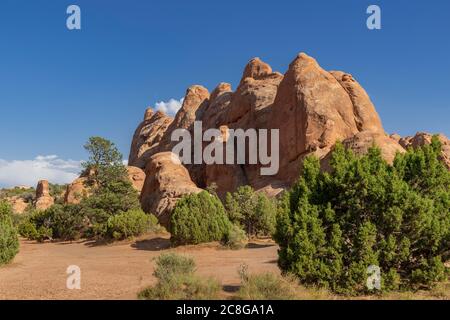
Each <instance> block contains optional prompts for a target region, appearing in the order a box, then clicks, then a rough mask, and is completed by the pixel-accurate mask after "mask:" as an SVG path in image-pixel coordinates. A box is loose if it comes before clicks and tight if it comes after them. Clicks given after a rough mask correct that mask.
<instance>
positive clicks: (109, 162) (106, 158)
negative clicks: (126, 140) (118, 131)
mask: <svg viewBox="0 0 450 320" xmlns="http://www.w3.org/2000/svg"><path fill="white" fill-rule="evenodd" d="M85 148H86V150H87V151H88V152H89V155H90V156H89V160H88V161H87V162H85V163H83V167H84V168H85V171H89V175H87V176H88V177H89V179H88V180H87V182H86V187H87V188H89V189H90V192H89V193H90V196H89V197H84V198H82V199H81V201H80V203H79V204H55V205H53V206H52V207H50V208H49V209H47V210H45V211H35V210H33V211H31V212H30V213H29V214H28V218H27V219H24V220H23V221H22V222H21V224H20V225H19V231H20V234H21V235H22V236H24V237H26V238H28V239H32V240H37V241H44V240H47V239H58V240H78V239H80V238H94V239H99V240H122V239H125V238H129V237H133V236H139V235H141V234H142V233H144V232H146V231H148V230H153V229H156V225H157V221H156V217H154V216H152V215H147V214H145V213H144V212H142V211H141V210H140V203H139V195H138V192H137V191H136V190H135V189H134V188H133V186H132V184H131V182H130V181H129V179H128V175H127V170H126V167H125V166H124V165H123V164H122V155H121V154H120V152H119V151H118V150H117V148H116V146H115V145H114V144H113V143H112V142H110V141H108V140H106V139H103V138H100V137H92V138H90V139H89V141H88V143H87V144H86V145H85ZM51 192H53V193H54V194H55V195H58V194H59V195H61V194H62V192H61V187H60V186H57V185H51ZM155 231H156V230H155Z"/></svg>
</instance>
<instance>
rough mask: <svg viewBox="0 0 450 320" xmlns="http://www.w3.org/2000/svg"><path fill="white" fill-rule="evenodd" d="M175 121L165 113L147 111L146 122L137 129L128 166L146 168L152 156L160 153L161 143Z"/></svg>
mask: <svg viewBox="0 0 450 320" xmlns="http://www.w3.org/2000/svg"><path fill="white" fill-rule="evenodd" d="M172 121H173V119H172V118H171V117H169V116H167V115H166V114H165V113H164V112H161V111H158V112H156V113H153V110H152V109H150V108H149V109H147V110H146V111H145V115H144V121H143V122H142V123H141V124H140V125H139V126H138V127H137V129H136V131H135V133H134V136H133V142H132V144H131V151H130V157H129V160H128V164H129V165H130V166H135V167H139V168H142V169H143V168H145V165H146V163H147V161H148V160H149V159H150V157H151V156H152V155H154V154H155V153H157V152H159V143H160V141H161V138H162V137H163V134H164V133H165V132H166V130H167V128H168V127H169V125H170V124H171V123H172Z"/></svg>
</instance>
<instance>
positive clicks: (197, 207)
mask: <svg viewBox="0 0 450 320" xmlns="http://www.w3.org/2000/svg"><path fill="white" fill-rule="evenodd" d="M230 227H231V223H230V221H229V220H228V218H227V215H226V213H225V209H224V207H223V205H222V203H221V202H220V200H219V198H218V197H217V196H215V195H212V194H210V193H208V192H206V191H203V192H200V193H199V194H191V195H187V196H185V197H183V198H182V199H180V200H179V201H178V202H177V204H176V206H175V208H174V210H173V212H172V215H171V220H170V232H171V234H172V238H171V240H172V242H173V243H175V244H199V243H203V242H211V241H220V240H223V239H224V238H225V236H226V235H227V234H228V232H229V229H230Z"/></svg>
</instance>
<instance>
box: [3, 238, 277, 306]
mask: <svg viewBox="0 0 450 320" xmlns="http://www.w3.org/2000/svg"><path fill="white" fill-rule="evenodd" d="M169 245H170V243H169V240H168V237H167V236H166V235H160V236H149V237H147V238H142V239H139V240H137V241H135V242H129V243H120V244H114V245H108V246H93V245H92V244H91V243H89V242H74V243H44V244H38V243H35V242H30V241H25V240H22V241H21V246H20V253H19V254H18V255H17V256H16V258H15V259H14V262H13V263H12V264H10V265H7V266H4V267H1V268H0V299H136V294H137V292H138V291H139V290H140V289H142V288H144V287H146V286H148V285H151V284H153V283H154V281H155V279H154V278H153V276H152V272H153V261H152V260H153V258H155V257H157V256H158V255H160V254H161V253H162V252H169V251H173V252H178V253H184V254H187V255H190V256H192V257H193V258H194V259H195V262H196V264H197V273H198V274H200V275H205V276H214V277H215V278H217V279H218V280H220V281H221V282H222V285H223V286H225V287H229V288H233V287H236V286H237V285H238V284H239V277H238V274H237V270H238V267H239V265H240V264H241V263H246V264H248V265H249V271H250V272H252V273H259V272H263V271H273V272H278V268H277V265H276V259H277V247H276V246H275V245H273V244H271V243H253V244H250V245H249V248H247V249H242V250H237V251H235V250H224V249H222V248H220V247H219V246H218V245H215V244H209V245H203V246H187V247H179V248H174V249H173V248H170V247H169ZM69 265H77V266H79V267H80V268H81V290H68V289H67V288H66V279H67V277H68V275H67V274H66V269H67V267H68V266H69Z"/></svg>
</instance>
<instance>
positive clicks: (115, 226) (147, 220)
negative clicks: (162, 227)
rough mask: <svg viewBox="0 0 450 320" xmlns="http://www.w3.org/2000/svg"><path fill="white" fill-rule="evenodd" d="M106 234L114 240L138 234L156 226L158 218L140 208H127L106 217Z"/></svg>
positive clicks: (154, 228) (155, 228)
mask: <svg viewBox="0 0 450 320" xmlns="http://www.w3.org/2000/svg"><path fill="white" fill-rule="evenodd" d="M106 225H107V227H106V236H107V237H108V238H110V239H114V240H123V239H127V238H131V237H135V236H139V235H141V234H143V233H145V232H147V231H150V230H154V231H156V230H157V228H158V219H157V218H156V217H155V216H154V215H148V214H146V213H145V212H144V211H142V210H141V209H134V210H129V211H127V212H123V213H119V214H117V215H114V216H111V217H109V218H108V222H107V223H106Z"/></svg>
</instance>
